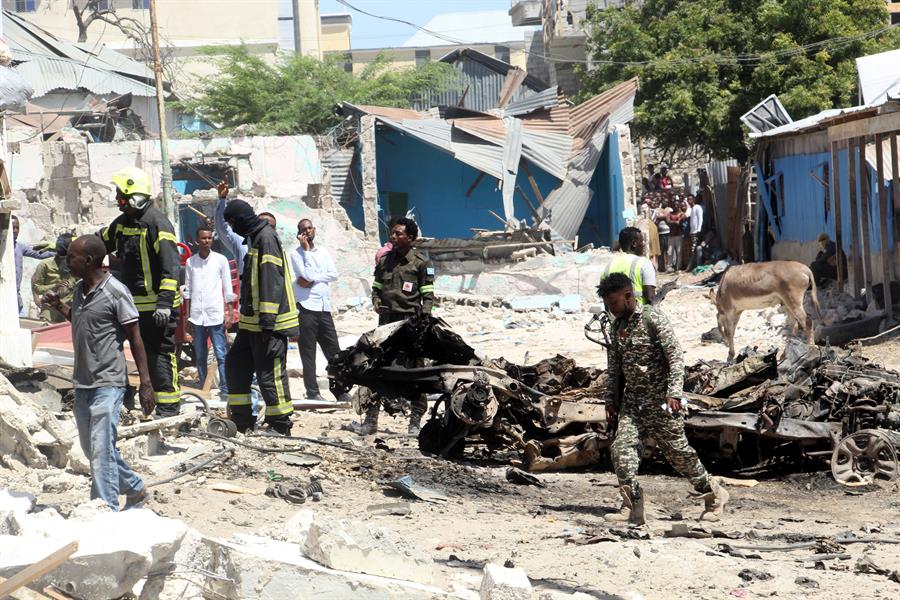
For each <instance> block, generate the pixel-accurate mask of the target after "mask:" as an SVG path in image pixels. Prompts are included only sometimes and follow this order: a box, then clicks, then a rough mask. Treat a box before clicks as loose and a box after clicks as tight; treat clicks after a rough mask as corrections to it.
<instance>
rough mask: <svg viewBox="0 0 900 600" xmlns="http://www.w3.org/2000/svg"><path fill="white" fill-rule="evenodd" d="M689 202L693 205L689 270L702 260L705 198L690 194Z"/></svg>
mask: <svg viewBox="0 0 900 600" xmlns="http://www.w3.org/2000/svg"><path fill="white" fill-rule="evenodd" d="M688 203H689V204H690V206H691V215H690V229H689V231H688V233H690V236H691V264H690V265H689V266H688V270H693V269H694V267H696V266H698V265H699V264H700V263H701V262H702V260H701V256H700V253H701V251H702V249H701V248H700V242H701V236H700V232H701V231H702V230H703V200H702V198H695V197H694V196H693V195H690V196H688Z"/></svg>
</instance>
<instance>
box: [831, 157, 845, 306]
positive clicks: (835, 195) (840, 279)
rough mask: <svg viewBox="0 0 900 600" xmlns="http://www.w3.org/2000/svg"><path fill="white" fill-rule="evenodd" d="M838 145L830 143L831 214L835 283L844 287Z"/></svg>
mask: <svg viewBox="0 0 900 600" xmlns="http://www.w3.org/2000/svg"><path fill="white" fill-rule="evenodd" d="M840 166H841V163H840V147H839V146H838V143H837V142H832V143H831V181H832V184H831V190H832V191H831V203H832V204H831V214H832V215H833V216H834V245H835V246H836V247H837V255H836V256H835V260H836V261H837V284H838V289H839V290H841V291H843V289H844V277H845V276H846V273H844V259H843V257H844V237H843V231H842V224H841V169H840Z"/></svg>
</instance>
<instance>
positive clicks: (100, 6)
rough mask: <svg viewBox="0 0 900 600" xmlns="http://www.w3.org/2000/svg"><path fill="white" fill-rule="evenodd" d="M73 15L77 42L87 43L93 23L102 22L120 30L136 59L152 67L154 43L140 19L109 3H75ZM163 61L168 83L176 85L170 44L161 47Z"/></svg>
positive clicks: (87, 0)
mask: <svg viewBox="0 0 900 600" xmlns="http://www.w3.org/2000/svg"><path fill="white" fill-rule="evenodd" d="M71 8H72V14H73V15H74V16H75V24H76V25H77V27H78V41H79V42H80V43H85V42H87V41H88V29H89V28H90V26H91V25H92V24H94V23H97V22H101V23H105V24H107V25H111V26H112V27H114V28H116V29H118V30H119V31H120V32H122V34H123V35H124V36H125V37H126V38H128V40H129V41H131V42H132V43H133V44H134V47H135V50H136V58H137V59H138V60H139V61H141V62H143V63H144V64H147V65H151V66H152V65H153V60H154V56H153V39H152V37H151V35H150V28H149V26H147V25H145V24H144V23H143V22H141V21H140V20H138V19H134V18H132V17H125V16H122V15H120V14H119V13H117V12H116V8H115V3H114V2H112V1H109V0H107V1H106V2H104V0H73V2H72V5H71ZM160 45H161V46H162V47H161V48H160V61H161V62H162V69H163V74H164V75H165V78H166V80H168V81H174V80H175V79H176V77H177V73H176V72H175V62H174V60H173V57H172V51H171V49H167V47H168V46H170V45H169V44H160Z"/></svg>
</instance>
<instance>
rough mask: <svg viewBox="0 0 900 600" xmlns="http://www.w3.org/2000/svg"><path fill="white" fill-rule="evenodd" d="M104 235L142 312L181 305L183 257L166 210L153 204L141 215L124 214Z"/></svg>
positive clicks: (122, 276) (124, 281)
mask: <svg viewBox="0 0 900 600" xmlns="http://www.w3.org/2000/svg"><path fill="white" fill-rule="evenodd" d="M100 237H101V238H103V241H104V243H105V244H106V251H107V252H110V253H112V252H115V253H116V255H117V256H118V257H119V260H120V261H121V280H122V283H124V284H125V287H127V288H128V291H130V292H131V295H132V296H133V297H134V304H135V306H137V309H138V312H142V313H143V312H153V311H155V310H156V309H157V308H169V309H172V308H178V307H179V306H181V294H180V293H179V291H178V275H179V272H180V270H181V259H180V257H179V255H178V246H177V245H176V243H177V240H176V238H175V229H174V228H173V227H172V224H171V223H170V222H169V219H167V218H166V216H165V215H164V214H163V213H161V212H160V211H159V210H157V209H156V208H154V207H152V206H151V207H149V208H147V209H145V210H144V212H143V213H142V214H140V215H139V216H137V217H132V216H129V215H126V214H122V215H120V216H119V217H118V218H117V219H116V220H115V221H113V222H112V223H111V224H110V226H109V227H107V228H105V229H103V230H101V231H100Z"/></svg>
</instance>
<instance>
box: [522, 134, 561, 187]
mask: <svg viewBox="0 0 900 600" xmlns="http://www.w3.org/2000/svg"><path fill="white" fill-rule="evenodd" d="M522 155H523V156H524V157H525V158H527V159H528V160H530V161H531V162H532V163H534V164H535V165H537V166H538V167H540V168H541V169H543V170H544V171H546V172H548V173H550V174H551V175H553V176H554V177H556V178H557V179H565V177H566V171H567V169H568V167H567V161H568V160H569V157H570V156H571V155H572V138H570V137H569V136H567V135H560V134H558V133H551V132H545V131H529V130H528V129H525V128H523V130H522Z"/></svg>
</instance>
